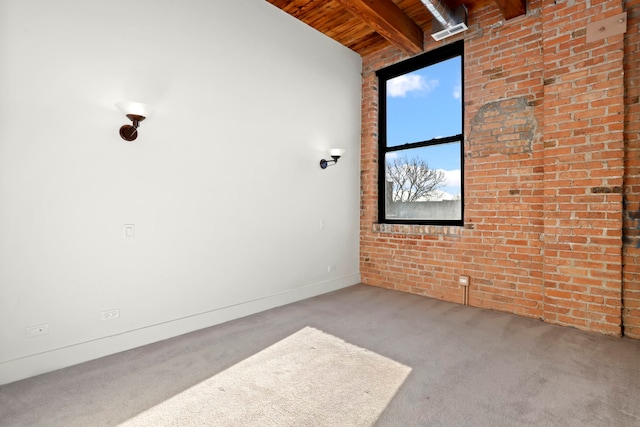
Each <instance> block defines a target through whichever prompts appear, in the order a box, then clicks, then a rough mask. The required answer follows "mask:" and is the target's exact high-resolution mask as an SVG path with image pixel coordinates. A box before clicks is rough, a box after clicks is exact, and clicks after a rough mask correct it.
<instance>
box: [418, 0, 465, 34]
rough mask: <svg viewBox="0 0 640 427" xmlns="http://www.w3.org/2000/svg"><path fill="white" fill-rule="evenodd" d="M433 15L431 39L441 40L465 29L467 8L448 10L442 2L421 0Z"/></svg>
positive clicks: (460, 7)
mask: <svg viewBox="0 0 640 427" xmlns="http://www.w3.org/2000/svg"><path fill="white" fill-rule="evenodd" d="M421 1H422V4H424V5H425V6H426V7H427V9H428V10H429V12H430V13H431V15H433V19H434V21H433V24H432V27H433V32H432V34H431V37H433V38H434V39H436V40H442V39H444V38H447V37H449V36H452V35H454V34H458V33H460V32H462V31H465V30H466V29H467V8H466V7H465V6H464V5H460V6H458V8H456V10H455V11H452V10H451V9H449V6H447V5H446V4H445V3H444V2H443V0H421Z"/></svg>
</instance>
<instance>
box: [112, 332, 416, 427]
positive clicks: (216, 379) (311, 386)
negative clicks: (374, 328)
mask: <svg viewBox="0 0 640 427" xmlns="http://www.w3.org/2000/svg"><path fill="white" fill-rule="evenodd" d="M410 371H411V369H410V368H409V367H407V366H404V365H402V364H401V363H398V362H395V361H393V360H391V359H389V358H386V357H384V356H381V355H379V354H376V353H374V352H372V351H369V350H366V349H364V348H360V347H357V346H355V345H352V344H349V343H347V342H345V341H343V340H341V339H339V338H336V337H334V336H332V335H329V334H326V333H324V332H322V331H319V330H317V329H314V328H311V327H306V328H304V329H301V330H300V331H298V332H296V333H294V334H293V335H290V336H289V337H287V338H285V339H283V340H282V341H279V342H277V343H276V344H274V345H272V346H271V347H268V348H266V349H265V350H263V351H261V352H260V353H257V354H255V355H253V356H251V357H249V358H247V359H245V360H243V361H241V362H239V363H238V364H236V365H234V366H232V367H231V368H229V369H227V370H225V371H223V372H221V373H219V374H217V375H215V376H213V377H211V378H208V379H207V380H205V381H203V382H201V383H199V384H197V385H195V386H193V387H191V388H189V389H187V390H185V391H184V392H182V393H180V394H179V395H176V396H173V397H172V398H170V399H169V400H166V401H164V402H162V403H160V404H159V405H157V406H155V407H153V408H150V409H149V410H147V411H145V412H143V413H140V414H138V415H137V416H136V417H134V418H132V419H130V420H128V421H126V422H125V423H123V424H121V425H123V426H127V427H130V426H234V427H237V426H261V427H262V426H314V427H317V426H371V425H373V424H374V423H375V422H376V420H377V419H378V417H379V416H380V414H381V413H382V411H384V408H385V407H386V406H387V405H388V404H389V402H390V401H391V399H392V398H393V396H394V395H395V393H396V392H397V391H398V389H399V388H400V386H401V385H402V383H403V382H404V380H405V379H406V378H407V376H408V375H409V372H410Z"/></svg>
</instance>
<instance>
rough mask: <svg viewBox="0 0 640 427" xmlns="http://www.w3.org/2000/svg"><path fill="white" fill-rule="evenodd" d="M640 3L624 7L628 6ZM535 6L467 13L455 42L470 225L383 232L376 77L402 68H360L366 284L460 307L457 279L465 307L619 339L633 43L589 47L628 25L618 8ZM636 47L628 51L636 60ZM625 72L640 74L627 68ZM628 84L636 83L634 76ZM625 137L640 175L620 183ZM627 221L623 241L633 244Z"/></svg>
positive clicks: (620, 39)
mask: <svg viewBox="0 0 640 427" xmlns="http://www.w3.org/2000/svg"><path fill="white" fill-rule="evenodd" d="M639 2H640V0H637V1H628V2H627V7H628V8H629V7H630V6H631V4H632V3H633V4H634V8H635V7H636V6H635V5H636V4H638V3H639ZM528 3H529V4H528V11H527V15H526V16H523V17H518V18H515V19H512V20H509V21H507V22H504V21H503V19H502V16H501V14H500V13H499V10H498V9H497V7H496V6H495V4H494V3H493V2H487V3H482V5H480V6H479V7H477V8H475V9H471V10H470V11H469V27H470V29H469V30H468V31H467V32H466V34H465V35H464V36H460V37H464V40H465V118H464V126H465V221H464V222H465V225H464V227H435V226H398V225H381V224H377V223H376V221H377V173H378V168H377V161H378V159H377V119H378V117H377V79H376V77H375V71H376V70H377V69H379V68H382V67H384V66H387V65H390V64H393V63H395V62H398V61H400V60H402V59H405V56H404V55H402V54H401V53H399V52H398V51H396V50H395V49H392V48H389V49H387V50H384V51H381V52H377V53H375V54H372V55H370V56H367V57H365V58H363V100H362V114H363V117H362V124H363V130H362V153H361V157H362V181H361V182H362V206H361V248H360V249H361V251H360V256H361V263H360V264H361V275H362V281H363V282H364V283H366V284H370V285H374V286H382V287H387V288H391V289H398V290H401V291H406V292H411V293H416V294H421V295H426V296H429V297H433V298H439V299H444V300H447V301H454V302H460V303H462V302H463V298H464V297H463V289H462V288H461V287H460V286H459V284H458V276H459V275H468V276H470V289H469V304H470V305H474V306H478V307H485V308H489V309H495V310H501V311H506V312H510V313H515V314H520V315H524V316H529V317H535V318H540V319H543V320H545V321H547V322H551V323H556V324H562V325H568V326H574V327H577V328H580V329H585V330H591V331H598V332H602V333H607V334H612V335H619V334H621V333H622V302H623V285H622V284H623V278H622V268H623V263H622V243H621V242H622V232H623V225H622V224H623V213H622V193H623V192H625V193H626V197H627V201H628V204H629V206H630V205H631V204H633V203H636V205H637V204H638V202H640V197H638V194H639V193H640V188H638V187H640V180H638V176H639V175H638V169H639V167H640V161H639V157H638V152H639V151H640V150H639V146H638V144H637V136H638V129H639V127H638V126H636V127H635V128H632V127H631V125H629V126H628V127H627V131H626V133H625V128H624V119H623V118H624V106H625V102H624V101H625V94H624V87H625V82H624V76H623V73H622V71H623V63H624V60H625V56H624V55H623V53H624V46H625V44H624V40H625V37H624V36H622V35H619V36H613V37H609V38H607V39H605V40H601V41H597V42H592V43H587V42H586V31H585V28H586V26H587V24H588V23H591V22H594V21H598V20H600V19H603V18H605V17H608V16H611V15H615V14H617V13H621V12H622V11H623V5H622V2H620V1H619V0H618V1H615V0H607V1H602V2H599V4H598V5H597V6H587V3H589V2H577V1H569V0H567V1H563V0H555V1H554V0H530V1H529V2H528ZM639 8H640V7H639ZM636 14H637V13H636ZM635 19H636V20H637V18H635ZM630 25H631V23H630ZM635 25H636V26H637V23H636V24H635ZM630 33H631V31H630V32H629V33H628V34H627V38H626V39H627V40H628V43H627V45H629V44H630V42H631V41H632V40H634V41H635V43H636V45H637V44H638V43H639V41H638V38H637V29H636V30H635V32H634V33H633V35H632V34H630ZM453 40H456V38H452V39H449V40H445V41H444V43H447V42H449V41H453ZM425 41H426V43H425V45H426V46H427V49H429V50H430V49H433V48H436V47H438V46H439V45H440V44H438V43H436V42H434V41H433V40H431V38H430V36H429V35H427V36H426V38H425ZM441 43H443V42H441ZM637 48H638V46H627V49H628V50H629V52H633V53H634V55H633V56H635V52H636V51H637ZM627 56H630V55H627ZM626 66H627V68H633V69H634V70H635V69H637V68H638V67H637V62H636V63H635V64H631V62H630V60H629V58H627V65H626ZM636 74H637V72H636ZM631 78H632V77H630V76H627V85H629V81H630V80H629V79H631ZM633 81H634V82H640V81H638V76H637V75H636V77H635V80H633ZM636 86H637V85H636ZM626 100H627V105H628V108H627V116H628V117H629V116H631V115H633V114H635V116H633V118H634V119H635V123H636V125H637V124H638V119H640V108H638V106H639V105H640V104H638V93H636V94H635V98H633V97H631V98H630V96H629V94H627V98H626ZM634 107H635V110H634ZM634 129H635V130H634ZM634 132H635V133H634ZM625 134H626V137H627V138H626V140H627V146H628V147H629V150H627V153H628V157H629V156H630V155H631V153H632V152H633V153H635V163H633V159H628V160H627V169H626V170H627V173H626V181H625V182H624V185H623V176H625V163H624V153H625V150H624V141H625V138H624V136H625ZM630 139H634V141H635V146H633V144H631V143H630V142H629V140H630ZM632 147H634V150H635V151H633V150H631V148H632ZM634 167H635V169H633V168H634ZM633 174H635V175H633ZM633 179H635V181H633ZM633 185H635V187H633ZM633 195H635V199H634V198H633ZM636 209H637V210H640V207H638V208H636ZM629 212H630V211H629ZM629 212H627V220H626V222H625V224H626V226H627V228H626V230H628V231H629V232H637V229H636V228H633V227H636V224H638V222H634V220H633V219H632V218H631V217H632V216H633V215H632V214H631V213H629ZM639 222H640V220H639ZM636 235H637V234H636ZM633 239H634V238H633V237H631V236H629V238H628V239H627V240H628V241H631V240H633ZM636 240H637V239H636ZM634 245H635V243H633V242H631V243H628V244H627V245H626V246H625V257H626V258H625V259H626V264H627V265H626V267H625V301H628V302H629V303H632V302H635V304H636V305H635V306H633V305H626V304H625V319H627V320H625V322H627V321H628V322H629V324H628V325H627V326H626V329H625V330H626V332H627V334H629V335H632V334H633V333H635V334H636V335H637V334H638V332H639V329H638V327H639V326H640V289H638V286H635V284H636V283H638V282H640V280H638V279H639V275H640V264H639V263H638V258H637V252H634V251H636V250H637V249H636V248H635V246H634ZM633 261H635V262H633ZM630 263H632V266H631V267H630V266H629V264H630ZM634 286H635V289H634ZM634 321H635V324H634V325H635V328H636V329H635V332H634V329H633V327H632V323H633V322H634Z"/></svg>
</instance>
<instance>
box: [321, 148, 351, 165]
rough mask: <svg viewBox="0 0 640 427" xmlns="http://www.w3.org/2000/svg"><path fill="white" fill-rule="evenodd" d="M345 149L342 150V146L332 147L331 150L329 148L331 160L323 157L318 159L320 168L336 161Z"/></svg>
mask: <svg viewBox="0 0 640 427" xmlns="http://www.w3.org/2000/svg"><path fill="white" fill-rule="evenodd" d="M345 151H346V150H343V149H342V148H332V149H331V150H329V155H330V156H331V158H332V159H333V160H325V159H322V160H320V167H321V168H322V169H326V168H327V166H333V165H335V164H336V163H338V159H339V158H340V157H342V155H343V154H344V152H345ZM329 163H331V164H329Z"/></svg>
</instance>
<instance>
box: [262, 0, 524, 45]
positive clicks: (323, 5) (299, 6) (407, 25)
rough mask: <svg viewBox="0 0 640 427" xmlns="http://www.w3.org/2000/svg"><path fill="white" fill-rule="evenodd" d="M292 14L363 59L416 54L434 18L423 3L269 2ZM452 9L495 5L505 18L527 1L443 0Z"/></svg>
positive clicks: (392, 0)
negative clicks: (385, 52) (384, 52)
mask: <svg viewBox="0 0 640 427" xmlns="http://www.w3.org/2000/svg"><path fill="white" fill-rule="evenodd" d="M267 1H268V2H269V3H271V4H273V5H274V6H276V7H278V8H280V9H282V10H283V11H285V12H286V13H288V14H289V15H291V16H293V17H295V18H297V19H299V20H300V21H302V22H304V23H306V24H307V25H309V26H311V27H313V28H315V29H316V30H318V31H320V32H322V33H324V34H326V35H327V36H329V37H331V38H332V39H334V40H336V41H337V42H339V43H341V44H343V45H344V46H346V47H348V48H349V49H351V50H353V51H355V52H357V53H359V54H360V55H362V56H365V55H368V54H370V53H373V52H375V51H377V50H379V49H383V48H385V47H387V46H389V45H394V46H396V47H398V48H399V49H401V50H403V51H404V52H406V53H408V54H410V55H415V54H418V53H420V52H422V51H423V49H424V46H423V41H424V34H431V19H432V16H431V14H430V13H429V11H428V10H427V8H426V6H425V5H424V4H423V3H422V1H421V0H267ZM441 1H442V2H443V3H445V4H446V5H448V6H449V8H451V9H452V10H453V9H455V8H456V7H458V6H459V5H460V4H464V5H465V6H466V7H467V9H468V10H469V11H470V13H471V12H472V10H473V9H474V8H475V7H478V6H482V5H485V4H486V3H493V4H495V5H496V6H497V7H498V8H499V10H500V11H501V12H502V15H503V16H504V18H505V19H511V18H515V17H517V16H520V15H523V14H524V13H525V12H526V0H441Z"/></svg>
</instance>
